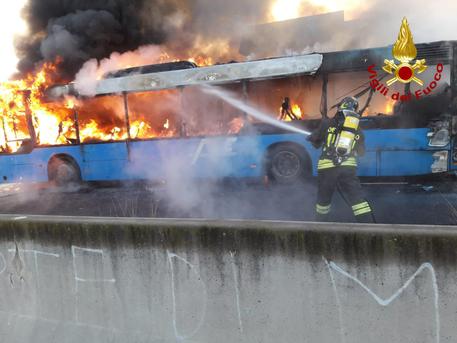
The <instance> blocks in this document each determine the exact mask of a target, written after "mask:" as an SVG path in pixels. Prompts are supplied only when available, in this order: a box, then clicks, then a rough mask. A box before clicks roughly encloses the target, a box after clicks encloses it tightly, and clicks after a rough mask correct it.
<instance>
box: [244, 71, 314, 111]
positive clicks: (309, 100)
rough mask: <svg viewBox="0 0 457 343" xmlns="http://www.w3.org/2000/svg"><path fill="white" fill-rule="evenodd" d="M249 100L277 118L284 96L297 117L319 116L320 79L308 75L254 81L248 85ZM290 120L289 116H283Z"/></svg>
mask: <svg viewBox="0 0 457 343" xmlns="http://www.w3.org/2000/svg"><path fill="white" fill-rule="evenodd" d="M248 93H249V101H250V102H252V103H253V104H255V106H256V107H258V108H260V109H261V110H263V111H265V112H266V113H268V114H269V115H271V116H273V117H276V118H278V117H279V114H280V108H281V105H282V103H283V101H284V98H286V97H288V98H289V99H290V105H291V108H292V112H293V114H294V115H295V116H296V117H297V118H298V119H313V118H320V117H321V114H320V104H321V94H322V79H321V78H313V77H310V76H297V77H288V78H283V79H274V80H264V81H254V82H251V83H249V87H248ZM285 120H291V118H285Z"/></svg>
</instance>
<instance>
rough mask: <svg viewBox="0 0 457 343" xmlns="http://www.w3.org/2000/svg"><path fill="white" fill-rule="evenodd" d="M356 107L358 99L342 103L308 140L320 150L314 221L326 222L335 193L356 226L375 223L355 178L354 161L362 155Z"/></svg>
mask: <svg viewBox="0 0 457 343" xmlns="http://www.w3.org/2000/svg"><path fill="white" fill-rule="evenodd" d="M358 107H359V103H358V101H357V99H355V98H352V97H347V98H345V99H343V100H342V102H341V103H340V104H339V105H338V111H337V112H336V114H335V117H334V118H332V119H323V120H322V123H321V125H320V127H319V128H318V129H317V130H316V131H315V132H313V134H312V135H310V136H309V138H308V140H309V141H310V142H311V143H312V144H313V145H314V147H316V148H321V147H322V154H321V157H320V159H319V163H318V173H317V175H318V176H317V178H318V191H317V193H318V194H317V204H316V220H317V221H328V218H329V214H330V209H331V204H332V197H333V194H334V193H335V190H337V189H338V190H339V191H340V193H341V196H342V197H343V199H344V200H345V201H346V202H347V203H348V204H349V205H350V206H352V211H353V213H354V215H355V217H356V219H357V221H358V222H364V223H373V222H375V220H374V216H373V213H372V209H371V206H370V204H369V203H368V202H367V201H366V200H365V198H364V194H363V191H362V187H361V185H360V180H359V178H358V177H357V157H358V156H362V155H363V154H364V153H365V139H364V135H363V133H362V131H361V130H360V128H359V120H360V114H359V113H357V110H358Z"/></svg>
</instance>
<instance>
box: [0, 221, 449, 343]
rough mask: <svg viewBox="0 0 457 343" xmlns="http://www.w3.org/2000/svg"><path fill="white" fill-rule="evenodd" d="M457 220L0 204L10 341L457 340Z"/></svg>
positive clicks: (3, 311)
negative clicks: (105, 213) (30, 208)
mask: <svg viewBox="0 0 457 343" xmlns="http://www.w3.org/2000/svg"><path fill="white" fill-rule="evenodd" d="M456 265H457V230H455V228H452V227H412V226H386V225H380V226H373V225H372V226H361V225H353V224H350V225H349V224H347V225H346V224H315V223H284V222H244V221H240V222H219V221H174V220H146V219H144V220H143V219H131V220H128V219H105V218H98V219H96V218H66V217H62V218H58V217H17V216H16V217H13V216H1V217H0V294H1V298H0V299H1V301H0V337H1V342H35V343H41V342H43V343H45V342H46V343H50V342H56V343H57V342H58V343H66V342H75V343H76V342H77V343H81V342H110V343H111V342H119V343H125V342H177V341H178V342H249V343H251V342H262V343H263V342H272V343H278V342H294V343H295V342H332V343H333V342H344V343H350V342H364V343H367V342H389V343H392V342H401V343H404V342H415V343H418V342H434V343H436V342H440V341H442V342H450V341H455V340H456V339H457V331H456V330H455V327H456V323H457V296H456V295H457V268H456Z"/></svg>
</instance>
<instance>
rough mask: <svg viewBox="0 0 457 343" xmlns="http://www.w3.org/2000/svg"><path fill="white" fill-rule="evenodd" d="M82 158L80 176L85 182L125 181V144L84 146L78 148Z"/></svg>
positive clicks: (126, 164) (126, 157)
mask: <svg viewBox="0 0 457 343" xmlns="http://www.w3.org/2000/svg"><path fill="white" fill-rule="evenodd" d="M80 151H81V154H82V156H83V164H82V167H81V169H82V175H83V179H84V180H87V181H97V180H98V181H100V180H106V181H113V180H124V179H127V178H128V177H127V168H128V154H127V143H126V142H115V143H104V144H85V145H81V146H80Z"/></svg>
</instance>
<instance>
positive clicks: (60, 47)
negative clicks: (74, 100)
mask: <svg viewBox="0 0 457 343" xmlns="http://www.w3.org/2000/svg"><path fill="white" fill-rule="evenodd" d="M180 2H181V1H180V0H166V1H165V0H29V3H28V5H27V6H26V8H25V9H24V12H23V15H24V17H25V19H26V21H27V23H28V25H29V28H30V33H29V34H28V35H27V36H26V37H20V38H19V39H18V40H17V51H18V55H19V58H20V62H19V65H18V68H19V70H20V71H21V72H23V73H24V72H29V71H31V70H33V69H34V68H35V67H36V66H37V64H39V63H41V62H43V61H52V60H54V59H55V58H56V57H57V56H60V57H62V58H63V61H64V62H63V64H62V66H61V68H62V71H64V72H65V73H66V74H67V75H68V76H72V75H73V74H74V73H75V72H77V71H78V69H79V68H80V67H81V65H82V64H83V63H84V62H85V61H87V60H88V59H90V58H97V59H101V58H104V57H107V56H109V54H110V53H112V52H113V51H118V52H125V51H128V50H132V49H135V48H137V47H138V46H140V45H144V44H162V43H163V42H165V40H166V39H167V33H168V32H172V31H173V25H174V22H176V21H177V20H176V16H177V15H178V14H179V13H180V7H181V6H182V5H180Z"/></svg>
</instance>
